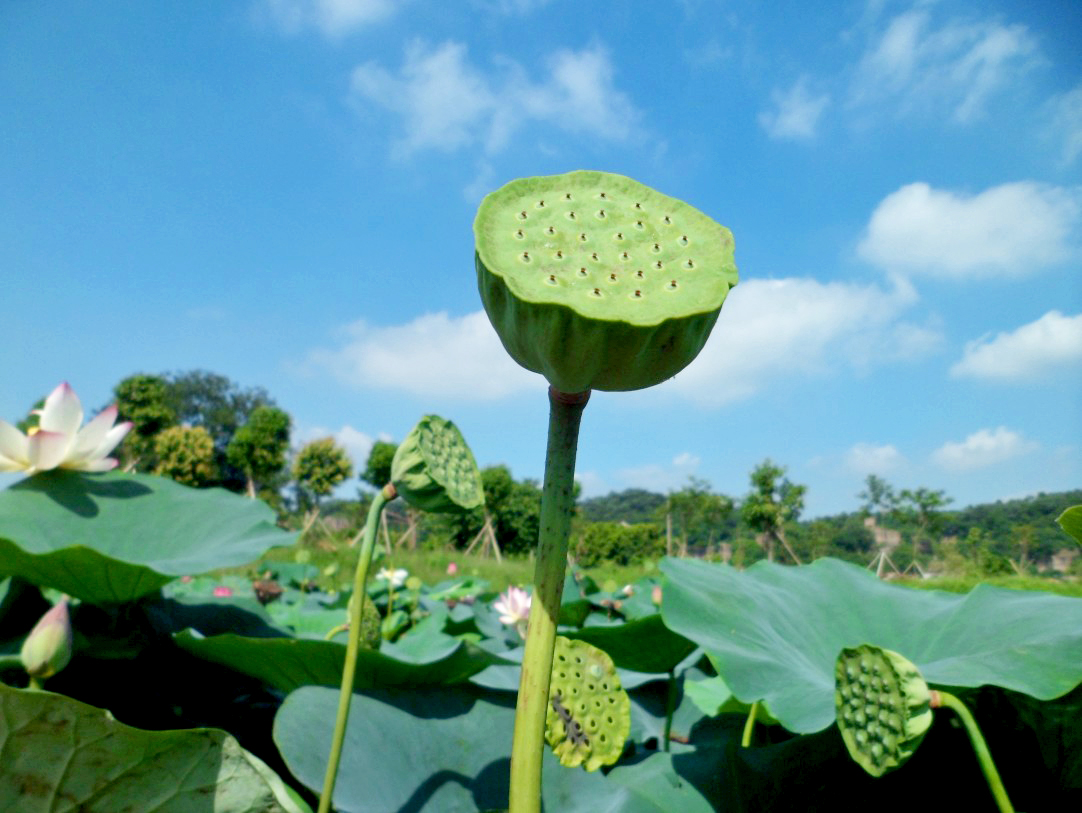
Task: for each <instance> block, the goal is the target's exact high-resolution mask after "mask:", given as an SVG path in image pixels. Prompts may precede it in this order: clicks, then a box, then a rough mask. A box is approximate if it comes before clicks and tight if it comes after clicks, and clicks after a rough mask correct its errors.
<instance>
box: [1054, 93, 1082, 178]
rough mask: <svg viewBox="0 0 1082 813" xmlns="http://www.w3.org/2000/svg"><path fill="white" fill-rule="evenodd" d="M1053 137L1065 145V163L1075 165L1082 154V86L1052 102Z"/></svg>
mask: <svg viewBox="0 0 1082 813" xmlns="http://www.w3.org/2000/svg"><path fill="white" fill-rule="evenodd" d="M1050 107H1051V110H1052V126H1051V131H1052V136H1053V138H1055V140H1057V141H1060V142H1062V144H1063V163H1064V164H1073V163H1074V161H1075V159H1076V158H1078V156H1079V155H1080V154H1082V84H1080V85H1078V87H1076V88H1074V90H1071V91H1068V92H1067V93H1064V94H1062V95H1060V96H1056V97H1054V98H1053V99H1052V100H1051V102H1050Z"/></svg>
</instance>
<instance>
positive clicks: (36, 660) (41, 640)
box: [19, 599, 73, 680]
mask: <svg viewBox="0 0 1082 813" xmlns="http://www.w3.org/2000/svg"><path fill="white" fill-rule="evenodd" d="M72 647H73V642H72V633H71V617H70V615H69V614H68V602H67V599H62V600H61V601H60V602H59V603H57V604H56V605H54V606H53V608H52V609H51V610H49V611H48V612H47V613H45V615H43V616H42V617H41V619H40V620H39V621H38V623H37V624H35V625H34V628H33V629H32V630H30V634H29V635H28V636H26V640H25V641H24V642H23V646H22V650H21V651H20V652H19V658H20V660H21V661H22V663H23V668H24V669H26V673H27V674H28V675H30V677H32V678H35V679H37V680H43V679H45V678H47V677H52V676H53V675H55V674H56V673H57V672H59V671H60V670H61V669H63V668H64V667H65V666H67V665H68V661H70V660H71V652H72Z"/></svg>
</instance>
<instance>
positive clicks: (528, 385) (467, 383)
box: [309, 311, 545, 400]
mask: <svg viewBox="0 0 1082 813" xmlns="http://www.w3.org/2000/svg"><path fill="white" fill-rule="evenodd" d="M343 332H344V339H345V341H344V344H343V346H342V347H340V348H338V349H335V350H327V349H321V350H315V351H313V352H312V353H311V354H310V355H309V363H310V364H312V365H314V366H316V367H320V368H323V369H325V370H328V371H330V373H331V374H332V375H334V376H335V378H337V379H338V380H339V381H341V382H342V383H344V384H346V385H348V386H350V387H354V388H356V389H361V390H365V389H373V390H397V391H400V392H407V393H410V394H413V395H421V396H446V397H451V398H460V399H463V400H493V399H498V398H504V397H506V396H509V395H514V394H516V393H519V392H523V391H533V392H536V391H538V390H539V389H540V390H541V391H543V390H544V387H545V384H544V381H543V379H542V378H541V377H540V376H539V375H537V374H535V373H531V372H528V371H527V370H524V369H523V368H522V367H519V366H518V364H516V363H515V362H514V361H512V360H511V357H510V356H508V355H507V351H506V350H504V349H503V345H502V344H500V340H499V337H498V336H497V335H496V331H495V330H494V329H493V328H492V324H491V323H490V322H489V320H488V317H487V316H486V315H485V312H484V311H476V312H474V313H470V314H467V315H466V316H462V317H458V318H455V317H451V316H449V315H448V314H447V313H442V312H441V313H430V314H425V315H423V316H419V317H417V318H416V319H414V320H413V321H412V322H408V323H406V324H404V325H392V326H388V327H376V326H373V325H369V324H368V323H367V322H365V321H363V320H361V321H357V322H354V323H353V324H352V325H349V326H348V327H347V328H345V330H344V331H343Z"/></svg>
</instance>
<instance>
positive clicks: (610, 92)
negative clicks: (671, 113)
mask: <svg viewBox="0 0 1082 813" xmlns="http://www.w3.org/2000/svg"><path fill="white" fill-rule="evenodd" d="M351 91H352V94H353V96H354V99H355V101H356V102H357V103H358V106H359V107H361V108H363V106H364V104H365V103H372V104H375V105H378V106H380V107H383V108H386V109H387V110H390V111H391V112H393V113H396V114H398V115H399V116H400V117H401V119H402V125H403V129H404V135H403V136H401V137H400V138H399V139H398V140H397V142H396V144H395V152H396V153H397V154H399V155H408V154H410V153H412V152H415V151H418V150H422V149H437V150H443V151H447V152H450V151H454V150H457V149H460V148H462V147H466V146H480V147H482V148H483V149H484V150H485V152H486V153H489V154H493V153H496V152H499V151H501V150H503V149H504V148H505V147H506V146H507V145H508V144H509V143H510V142H511V141H512V139H513V138H514V137H515V136H516V134H517V133H518V132H519V131H520V130H522V129H523V128H524V127H526V126H527V125H528V124H529V123H530V122H543V123H545V124H548V125H550V126H552V127H554V128H556V129H557V130H562V131H564V132H568V133H575V134H588V135H591V136H594V137H597V138H601V139H606V140H614V141H620V140H624V139H626V138H628V137H629V136H630V135H631V133H632V132H633V128H634V127H635V125H636V124H637V122H638V121H639V119H640V114H639V113H638V111H637V110H636V109H635V107H634V106H633V105H632V103H631V101H630V100H629V98H628V97H627V95H626V94H625V93H623V92H621V91H619V90H617V89H616V86H615V81H614V74H613V69H612V64H611V61H610V59H609V56H608V54H607V53H606V52H605V51H604V50H603V49H602V48H600V47H597V46H595V47H591V48H586V49H583V50H581V51H572V50H560V51H557V52H556V53H554V54H552V55H551V56H550V57H549V58H548V60H547V62H546V66H545V72H544V75H543V76H542V78H541V79H540V80H534V79H531V78H530V77H529V76H528V74H527V71H526V70H525V68H523V67H522V66H521V65H520V64H518V63H517V62H515V61H514V60H511V59H508V58H499V59H496V60H494V69H493V70H492V71H491V72H485V71H483V70H482V69H480V68H478V67H476V66H475V65H473V64H472V63H471V62H470V61H469V58H468V54H467V49H466V46H465V45H463V44H461V43H456V42H445V43H442V44H441V45H437V46H434V47H433V46H430V45H428V44H427V43H424V42H422V41H419V40H417V41H414V42H412V43H410V44H409V45H408V46H407V48H406V54H405V60H404V62H403V65H402V67H401V68H400V69H399V70H398V71H397V72H391V71H388V70H387V69H386V68H384V67H383V66H381V65H378V64H376V63H374V62H368V63H365V64H363V65H360V66H358V67H357V68H355V69H354V71H353V76H352V82H351Z"/></svg>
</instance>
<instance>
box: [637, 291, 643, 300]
mask: <svg viewBox="0 0 1082 813" xmlns="http://www.w3.org/2000/svg"><path fill="white" fill-rule="evenodd" d="M635 298H636V299H642V291H635Z"/></svg>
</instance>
